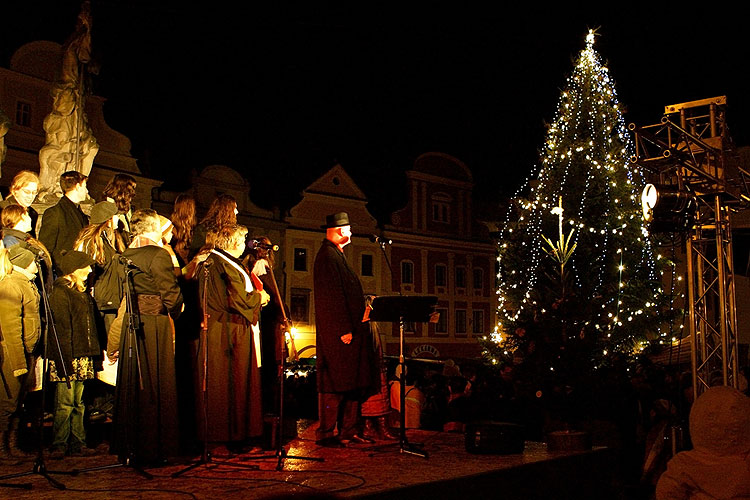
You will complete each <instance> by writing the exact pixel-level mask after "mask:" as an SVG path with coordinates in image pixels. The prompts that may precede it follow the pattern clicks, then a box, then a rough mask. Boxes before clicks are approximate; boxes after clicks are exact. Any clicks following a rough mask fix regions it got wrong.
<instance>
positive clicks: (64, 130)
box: [39, 1, 99, 199]
mask: <svg viewBox="0 0 750 500" xmlns="http://www.w3.org/2000/svg"><path fill="white" fill-rule="evenodd" d="M90 61H91V5H90V3H89V2H88V1H84V2H83V3H82V5H81V11H80V13H79V14H78V20H77V21H76V29H75V31H74V32H73V34H72V35H71V36H70V38H68V40H67V41H66V42H65V45H63V54H62V66H61V71H60V79H59V80H58V81H57V82H56V83H55V85H54V86H53V87H52V91H51V95H52V99H53V102H52V112H51V113H50V114H49V115H47V116H46V117H45V119H44V124H43V126H44V131H45V133H46V141H45V144H44V146H43V147H42V148H41V149H40V150H39V198H40V199H44V198H46V197H48V196H50V195H52V196H55V197H59V196H62V192H61V190H60V185H59V182H58V181H59V179H60V175H61V174H62V173H64V172H67V171H69V170H77V171H79V172H81V173H82V174H83V175H86V176H88V175H89V174H90V173H91V167H92V166H93V164H94V158H95V157H96V154H97V153H98V152H99V145H98V143H97V142H96V138H95V137H94V135H93V133H92V131H91V128H90V127H89V125H88V120H87V119H86V113H85V111H84V100H85V99H84V97H85V96H84V81H83V74H82V71H81V70H82V69H83V68H84V67H85V66H87V65H88V63H89V62H90Z"/></svg>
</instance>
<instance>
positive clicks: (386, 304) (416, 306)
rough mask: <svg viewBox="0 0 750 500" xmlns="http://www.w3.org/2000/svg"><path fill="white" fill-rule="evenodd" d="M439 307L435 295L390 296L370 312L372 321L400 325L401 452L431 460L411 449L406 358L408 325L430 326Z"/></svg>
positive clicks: (375, 303)
mask: <svg viewBox="0 0 750 500" xmlns="http://www.w3.org/2000/svg"><path fill="white" fill-rule="evenodd" d="M435 305H437V297H436V296H434V295H424V296H420V295H386V296H380V297H375V299H373V301H372V304H371V307H372V310H371V311H370V320H371V321H391V322H394V323H398V330H399V355H398V364H399V366H400V367H401V373H400V374H399V392H400V396H399V401H400V405H401V411H400V412H399V424H400V429H399V440H398V441H399V442H398V444H399V450H400V451H401V453H409V454H412V455H417V456H420V457H424V458H427V452H425V451H423V450H420V449H418V448H417V447H415V446H413V445H410V444H409V443H408V441H407V439H406V390H405V389H406V356H405V355H404V322H405V321H416V322H420V323H427V322H428V321H430V316H431V315H432V313H433V312H434V309H435Z"/></svg>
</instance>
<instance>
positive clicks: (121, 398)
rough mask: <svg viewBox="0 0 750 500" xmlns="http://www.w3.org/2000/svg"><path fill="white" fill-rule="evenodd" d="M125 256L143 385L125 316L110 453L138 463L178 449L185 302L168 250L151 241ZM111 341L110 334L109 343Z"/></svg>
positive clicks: (146, 461) (175, 452)
mask: <svg viewBox="0 0 750 500" xmlns="http://www.w3.org/2000/svg"><path fill="white" fill-rule="evenodd" d="M123 257H126V258H127V259H130V260H131V261H132V262H133V264H134V266H130V268H131V276H132V277H131V282H130V283H131V285H132V295H133V297H134V301H133V302H134V304H135V303H137V304H138V307H139V317H140V323H141V326H142V327H141V329H140V330H139V331H136V332H135V333H136V337H137V338H136V342H135V345H136V346H137V354H138V359H139V360H140V374H141V380H142V382H143V388H142V389H141V388H140V387H139V385H140V384H139V374H138V365H137V364H136V357H135V349H129V340H130V339H131V335H130V334H129V330H128V328H127V323H128V322H127V320H126V321H124V322H123V323H124V325H123V329H122V334H121V338H120V344H119V345H120V350H119V365H118V373H117V387H116V390H115V414H114V418H113V424H114V425H113V432H112V442H111V446H110V452H111V453H116V454H117V455H118V457H119V458H120V459H121V460H122V459H127V458H133V459H134V460H135V462H136V463H140V464H149V463H154V462H158V461H160V460H166V459H168V458H171V457H175V456H177V455H178V452H179V432H178V430H179V425H178V415H177V382H176V376H175V363H174V327H173V323H172V318H175V317H177V316H178V315H179V314H180V311H181V309H182V303H183V301H182V294H181V293H180V288H179V286H178V285H177V278H176V277H175V274H174V267H173V265H172V258H171V257H170V255H169V253H168V252H167V251H166V250H164V249H163V248H161V247H159V246H157V245H156V244H155V243H154V244H147V245H145V246H140V247H139V248H132V247H131V248H128V249H127V250H125V252H123ZM159 299H160V304H159ZM142 300H144V301H145V300H149V301H150V302H151V308H147V307H145V305H146V304H145V302H143V303H142ZM155 303H156V306H155V305H154V304H155ZM159 306H161V307H160V310H158V311H157V310H156V309H157V308H159ZM170 316H171V318H170ZM110 333H112V332H110ZM113 340H114V339H112V338H110V342H112V341H113ZM131 353H132V354H131Z"/></svg>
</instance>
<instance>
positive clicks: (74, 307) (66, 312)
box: [48, 278, 102, 377]
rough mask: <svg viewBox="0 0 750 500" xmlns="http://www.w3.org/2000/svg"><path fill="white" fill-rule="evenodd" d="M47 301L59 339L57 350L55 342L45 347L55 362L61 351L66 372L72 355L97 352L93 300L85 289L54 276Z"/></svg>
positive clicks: (71, 360) (86, 355) (97, 341)
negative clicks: (77, 288)
mask: <svg viewBox="0 0 750 500" xmlns="http://www.w3.org/2000/svg"><path fill="white" fill-rule="evenodd" d="M49 303H50V307H51V309H52V315H53V317H54V318H55V332H56V333H57V338H58V340H59V342H60V350H59V351H58V349H57V348H56V347H57V346H56V345H54V347H53V348H51V349H48V352H50V353H51V354H50V359H52V360H54V362H55V366H56V367H59V366H60V363H61V360H60V354H61V353H62V362H64V363H65V369H66V371H67V373H72V372H73V358H84V357H96V356H101V353H102V351H101V347H100V346H99V334H98V331H97V321H96V317H95V316H94V311H95V310H94V302H93V300H92V299H91V296H90V295H89V294H88V293H86V292H79V291H78V290H75V289H73V288H70V287H69V286H68V284H67V280H65V279H64V278H58V279H57V280H56V281H55V284H54V285H53V287H52V293H50V295H49ZM51 341H52V339H50V342H51ZM50 345H53V344H50ZM57 373H58V375H59V376H60V377H62V373H63V371H62V369H60V368H58V369H57Z"/></svg>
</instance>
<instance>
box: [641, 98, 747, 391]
mask: <svg viewBox="0 0 750 500" xmlns="http://www.w3.org/2000/svg"><path fill="white" fill-rule="evenodd" d="M725 108H726V97H724V96H721V97H715V98H711V99H703V100H700V101H693V102H688V103H682V104H676V105H673V106H667V107H666V108H665V114H664V117H663V118H662V119H661V121H660V123H658V124H655V125H649V126H645V127H637V126H635V125H634V124H631V125H630V130H632V131H633V132H634V134H635V146H636V154H635V155H634V156H633V157H632V158H631V162H632V163H634V164H637V165H638V166H640V167H642V168H643V169H644V170H645V171H646V176H647V177H650V179H649V181H650V182H652V183H654V184H658V185H662V186H670V187H672V188H675V189H677V190H679V192H682V193H687V194H689V195H690V196H691V197H692V198H693V199H694V200H695V203H694V204H693V205H692V206H691V208H690V209H691V210H693V211H694V214H691V215H692V218H691V224H690V227H689V228H688V231H689V235H688V236H689V237H688V238H687V240H686V255H687V275H688V276H687V278H688V279H687V285H686V286H687V290H686V296H687V300H688V307H689V318H690V330H689V331H690V339H691V361H692V372H693V392H694V396H695V397H697V396H698V395H699V394H701V393H702V392H703V391H704V390H705V389H706V388H708V387H709V386H710V385H715V384H716V383H717V382H718V383H723V384H724V385H731V386H733V387H737V384H738V357H737V349H738V341H737V314H736V302H735V279H734V269H733V267H734V266H733V258H732V230H731V229H732V228H731V213H732V212H733V211H736V210H738V209H740V208H746V207H747V205H748V202H749V201H750V196H748V193H749V191H748V180H750V175H748V173H747V172H745V171H744V170H743V169H742V168H740V166H739V162H738V159H737V155H736V153H735V151H734V146H733V144H732V141H731V137H730V136H729V132H728V130H727V126H726V122H725ZM675 231H678V228H675Z"/></svg>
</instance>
